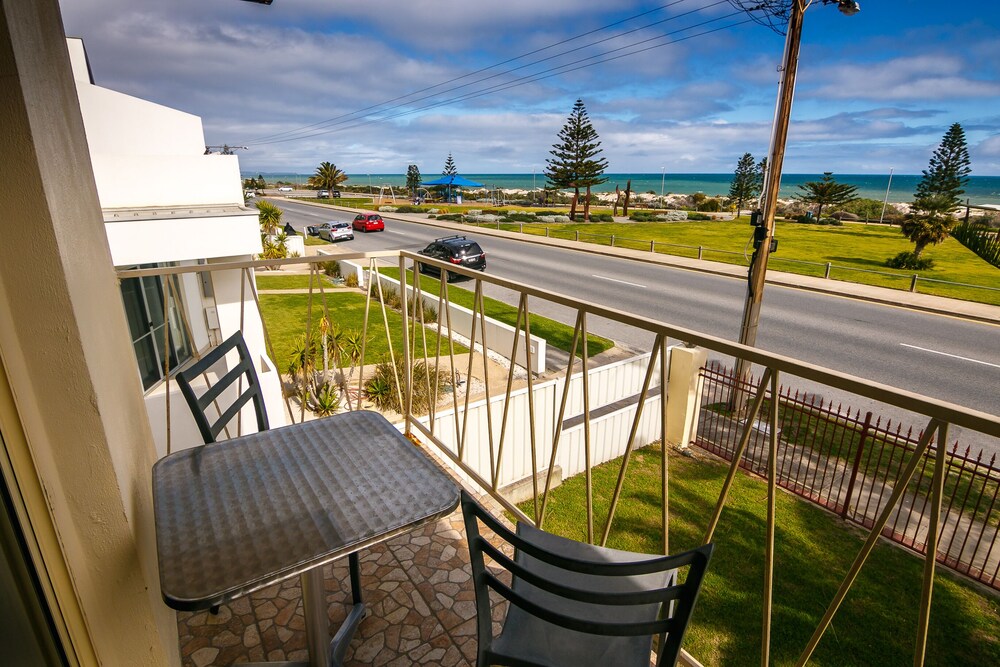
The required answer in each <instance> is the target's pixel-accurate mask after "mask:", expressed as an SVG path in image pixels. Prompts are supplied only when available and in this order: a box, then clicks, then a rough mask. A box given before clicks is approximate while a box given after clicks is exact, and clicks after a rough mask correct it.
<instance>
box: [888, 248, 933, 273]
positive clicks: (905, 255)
mask: <svg viewBox="0 0 1000 667" xmlns="http://www.w3.org/2000/svg"><path fill="white" fill-rule="evenodd" d="M885 265H886V266H888V267H889V268H891V269H909V270H911V271H924V270H926V269H930V268H933V266H934V260H933V259H931V258H930V257H920V256H919V255H917V254H916V253H914V252H912V251H909V250H907V251H905V252H901V253H899V254H898V255H896V256H895V257H890V258H889V259H887V260H885Z"/></svg>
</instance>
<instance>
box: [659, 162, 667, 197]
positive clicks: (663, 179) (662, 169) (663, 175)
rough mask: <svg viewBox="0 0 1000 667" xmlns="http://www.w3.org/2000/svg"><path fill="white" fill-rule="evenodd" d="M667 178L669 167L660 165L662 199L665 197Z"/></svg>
mask: <svg viewBox="0 0 1000 667" xmlns="http://www.w3.org/2000/svg"><path fill="white" fill-rule="evenodd" d="M666 180H667V168H666V167H660V199H663V184H664V183H665V182H666Z"/></svg>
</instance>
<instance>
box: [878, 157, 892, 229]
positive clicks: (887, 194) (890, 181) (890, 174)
mask: <svg viewBox="0 0 1000 667" xmlns="http://www.w3.org/2000/svg"><path fill="white" fill-rule="evenodd" d="M891 187H892V167H889V183H888V185H886V186H885V199H883V200H882V213H881V215H879V216H878V222H879V224H882V220H883V219H884V218H885V207H886V205H887V204H888V203H889V188H891Z"/></svg>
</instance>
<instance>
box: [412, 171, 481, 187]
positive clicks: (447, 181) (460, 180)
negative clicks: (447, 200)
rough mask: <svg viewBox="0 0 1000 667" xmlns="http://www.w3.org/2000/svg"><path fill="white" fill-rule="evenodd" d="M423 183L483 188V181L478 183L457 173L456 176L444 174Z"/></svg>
mask: <svg viewBox="0 0 1000 667" xmlns="http://www.w3.org/2000/svg"><path fill="white" fill-rule="evenodd" d="M421 185H447V186H457V187H461V188H481V187H483V184H482V183H476V182H475V181H470V180H469V179H467V178H464V177H462V176H459V175H458V174H455V175H454V176H442V177H441V178H439V179H437V180H434V181H424V182H423V183H421Z"/></svg>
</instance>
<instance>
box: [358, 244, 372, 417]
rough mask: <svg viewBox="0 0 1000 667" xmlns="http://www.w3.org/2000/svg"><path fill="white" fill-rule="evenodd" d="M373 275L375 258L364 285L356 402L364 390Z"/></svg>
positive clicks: (369, 263) (370, 265)
mask: <svg viewBox="0 0 1000 667" xmlns="http://www.w3.org/2000/svg"><path fill="white" fill-rule="evenodd" d="M374 275H375V260H374V259H372V260H369V262H368V280H367V281H366V283H367V284H366V285H365V314H364V317H363V318H362V324H361V362H360V363H361V371H360V372H359V373H358V403H360V402H361V396H362V395H363V392H364V380H365V359H366V356H365V355H366V354H367V351H368V349H367V348H368V315H369V313H370V311H371V304H372V276H374Z"/></svg>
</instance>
